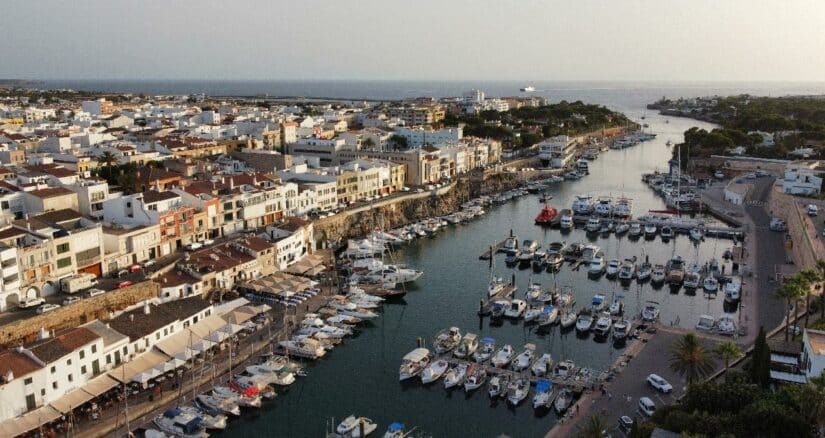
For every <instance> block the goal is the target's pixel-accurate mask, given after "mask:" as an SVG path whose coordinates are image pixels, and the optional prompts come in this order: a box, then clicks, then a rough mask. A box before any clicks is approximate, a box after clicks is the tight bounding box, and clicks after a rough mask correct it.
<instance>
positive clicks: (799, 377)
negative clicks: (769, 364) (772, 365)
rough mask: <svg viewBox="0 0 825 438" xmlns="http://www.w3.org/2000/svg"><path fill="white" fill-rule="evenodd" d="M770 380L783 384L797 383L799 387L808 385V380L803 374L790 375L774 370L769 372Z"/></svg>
mask: <svg viewBox="0 0 825 438" xmlns="http://www.w3.org/2000/svg"><path fill="white" fill-rule="evenodd" d="M771 379H773V380H780V381H783V382H790V383H798V384H800V385H804V384H806V383H808V379H807V377H805V375H804V374H792V373H786V372H782V371H774V370H771Z"/></svg>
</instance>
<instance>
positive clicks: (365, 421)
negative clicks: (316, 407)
mask: <svg viewBox="0 0 825 438" xmlns="http://www.w3.org/2000/svg"><path fill="white" fill-rule="evenodd" d="M377 428H378V425H376V424H375V423H373V422H372V420H370V419H369V418H365V417H358V418H356V417H355V415H350V416H349V417H347V418H345V419H344V421H342V422H341V423H340V424H338V427H336V428H335V435H336V436H339V437H342V438H363V437H362V436H361V429H363V430H364V435H363V436H364V437H365V436H367V435H369V434H371V433H373V432H375V429H377Z"/></svg>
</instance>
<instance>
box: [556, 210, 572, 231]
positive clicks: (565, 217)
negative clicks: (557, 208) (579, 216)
mask: <svg viewBox="0 0 825 438" xmlns="http://www.w3.org/2000/svg"><path fill="white" fill-rule="evenodd" d="M559 227H560V228H561V229H563V230H569V229H571V228H573V215H572V214H567V213H562V215H561V219H559Z"/></svg>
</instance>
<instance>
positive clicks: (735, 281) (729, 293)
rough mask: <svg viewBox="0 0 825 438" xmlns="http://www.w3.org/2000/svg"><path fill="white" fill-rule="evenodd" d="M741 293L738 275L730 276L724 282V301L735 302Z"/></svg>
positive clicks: (740, 280) (740, 281)
mask: <svg viewBox="0 0 825 438" xmlns="http://www.w3.org/2000/svg"><path fill="white" fill-rule="evenodd" d="M741 295H742V279H741V278H740V277H731V278H730V279H729V280H728V282H727V283H725V301H727V302H729V303H735V302H737V301H739V298H740V297H741Z"/></svg>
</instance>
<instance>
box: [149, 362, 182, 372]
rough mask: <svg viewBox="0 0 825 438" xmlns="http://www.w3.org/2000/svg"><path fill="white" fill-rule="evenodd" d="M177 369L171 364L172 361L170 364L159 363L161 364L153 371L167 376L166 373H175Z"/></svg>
mask: <svg viewBox="0 0 825 438" xmlns="http://www.w3.org/2000/svg"><path fill="white" fill-rule="evenodd" d="M172 360H174V359H172ZM176 368H177V367H176V366H175V365H174V364H173V363H171V361H170V362H163V363H159V364H157V365H155V367H154V368H152V369H153V370H155V371H157V372H158V373H160V374H165V373H168V372H170V371H175V369H176Z"/></svg>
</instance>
